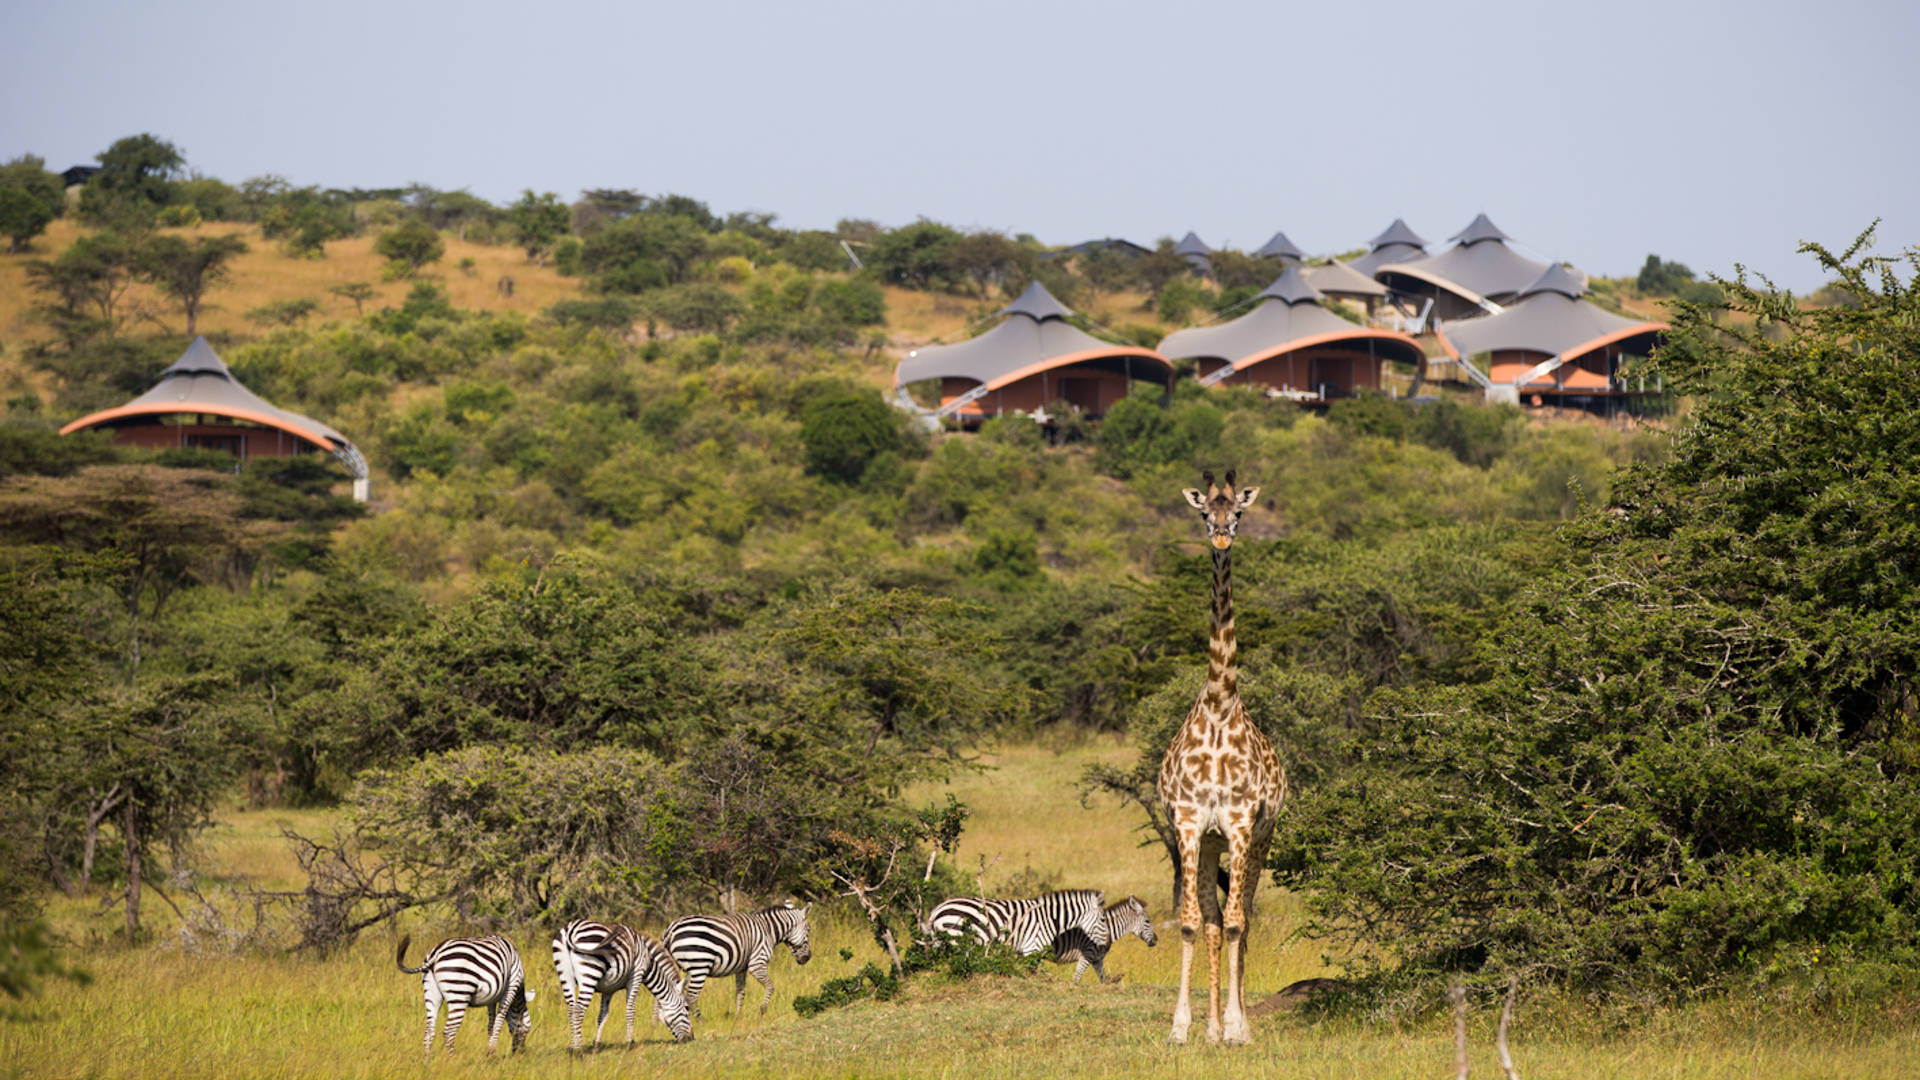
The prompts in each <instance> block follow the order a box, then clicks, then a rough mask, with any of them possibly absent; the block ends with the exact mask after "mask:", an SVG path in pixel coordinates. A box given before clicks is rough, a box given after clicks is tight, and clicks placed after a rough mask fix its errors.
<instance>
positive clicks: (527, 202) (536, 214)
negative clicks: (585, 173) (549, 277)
mask: <svg viewBox="0 0 1920 1080" xmlns="http://www.w3.org/2000/svg"><path fill="white" fill-rule="evenodd" d="M507 216H508V218H509V219H511V220H512V222H513V227H514V229H515V230H516V231H518V232H519V234H520V246H521V247H523V248H525V249H526V251H527V261H528V262H530V263H535V264H536V265H543V264H545V263H546V261H547V252H549V251H551V250H552V248H553V242H554V241H555V240H558V239H559V238H560V237H562V236H565V235H566V233H567V229H568V228H569V227H570V225H571V224H572V214H571V212H570V211H569V210H568V209H567V205H566V204H565V203H563V202H561V201H560V196H558V195H556V194H554V193H553V192H551V191H549V192H546V193H544V194H540V195H535V194H534V193H533V189H532V188H528V189H526V190H525V191H523V192H521V194H520V201H519V202H517V203H514V204H513V205H512V206H511V207H509V208H508V210H507Z"/></svg>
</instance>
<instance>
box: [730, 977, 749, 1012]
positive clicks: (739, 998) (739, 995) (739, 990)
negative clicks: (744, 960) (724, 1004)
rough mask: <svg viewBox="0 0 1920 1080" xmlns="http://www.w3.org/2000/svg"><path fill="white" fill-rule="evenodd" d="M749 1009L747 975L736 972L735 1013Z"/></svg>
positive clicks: (734, 983) (734, 988) (734, 984)
mask: <svg viewBox="0 0 1920 1080" xmlns="http://www.w3.org/2000/svg"><path fill="white" fill-rule="evenodd" d="M746 1007H747V973H746V972H744V971H740V972H735V973H734V976H733V1011H734V1012H736V1013H738V1012H740V1011H741V1010H742V1009H745V1008H746Z"/></svg>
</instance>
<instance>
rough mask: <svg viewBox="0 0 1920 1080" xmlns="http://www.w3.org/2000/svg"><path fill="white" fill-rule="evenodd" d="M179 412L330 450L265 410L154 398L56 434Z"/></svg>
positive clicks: (108, 411)
mask: <svg viewBox="0 0 1920 1080" xmlns="http://www.w3.org/2000/svg"><path fill="white" fill-rule="evenodd" d="M180 413H204V414H206V415H208V416H226V417H231V418H233V419H235V420H249V421H252V422H253V423H256V424H259V425H261V426H263V427H270V428H273V429H275V430H277V431H284V432H286V433H287V434H289V435H292V436H293V437H295V438H297V439H301V440H304V441H305V442H308V443H310V444H312V445H313V446H314V447H315V448H316V449H320V450H326V451H332V450H333V446H332V444H330V443H328V442H327V441H326V440H324V439H318V438H315V437H314V436H313V435H312V434H311V433H310V432H305V431H302V430H300V429H299V428H297V427H293V426H292V425H290V424H288V423H287V422H286V421H285V420H282V419H280V418H279V417H277V416H269V415H267V414H266V413H263V412H256V411H254V410H252V409H236V408H233V407H231V406H226V405H214V404H202V405H192V404H191V403H188V402H175V403H170V404H169V403H164V402H156V403H154V404H150V405H122V406H120V407H118V408H114V409H105V410H102V411H100V412H97V413H94V414H93V415H91V416H83V417H81V418H80V419H78V420H75V421H74V422H73V423H71V424H68V425H67V426H66V427H63V428H61V429H60V434H62V435H67V434H71V433H73V432H75V431H79V430H80V429H82V428H89V427H94V426H97V425H99V424H104V423H107V422H109V421H113V420H120V419H123V418H125V417H129V416H171V415H176V414H180Z"/></svg>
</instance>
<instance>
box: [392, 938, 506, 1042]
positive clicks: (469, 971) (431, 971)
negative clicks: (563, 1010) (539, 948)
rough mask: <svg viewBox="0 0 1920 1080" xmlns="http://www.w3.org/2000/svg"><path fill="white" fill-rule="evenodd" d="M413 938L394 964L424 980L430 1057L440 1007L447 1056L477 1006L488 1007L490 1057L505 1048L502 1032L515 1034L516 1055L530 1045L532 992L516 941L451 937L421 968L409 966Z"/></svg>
mask: <svg viewBox="0 0 1920 1080" xmlns="http://www.w3.org/2000/svg"><path fill="white" fill-rule="evenodd" d="M412 942H413V935H412V934H408V935H406V936H405V937H402V938H401V939H400V947H399V948H398V949H395V950H394V953H393V962H394V964H395V965H397V966H398V967H399V968H400V970H401V971H404V972H406V973H407V974H409V975H419V976H420V987H421V993H422V994H423V995H424V996H425V998H426V1001H427V1038H426V1048H427V1057H428V1058H432V1057H433V1025H434V1022H435V1021H436V1020H438V1019H439V1017H440V1003H441V1002H443V1001H444V1002H446V1003H447V1052H448V1053H452V1052H453V1037H454V1035H456V1034H457V1033H459V1031H460V1021H462V1020H464V1019H466V1016H467V1010H468V1009H470V1008H472V1007H473V1006H475V1005H485V1006H486V1007H487V1053H488V1054H492V1053H493V1052H494V1050H495V1049H496V1048H498V1046H499V1045H500V1028H501V1025H503V1024H504V1025H506V1026H507V1027H508V1028H509V1029H510V1030H512V1032H513V1050H512V1051H511V1052H513V1053H518V1052H519V1050H520V1048H521V1047H522V1046H524V1045H526V1041H527V1032H529V1031H531V1030H533V1013H532V1012H531V1010H529V1009H528V1008H527V1003H528V1002H530V1001H532V1000H533V991H531V990H528V989H527V973H526V972H525V971H524V970H523V969H522V968H521V967H520V954H519V952H517V951H516V950H515V949H514V947H513V942H511V941H508V940H507V939H506V938H503V937H498V936H495V937H484V938H448V939H447V940H445V941H443V942H441V943H440V944H438V945H435V946H434V947H433V951H431V952H429V953H427V958H426V959H424V960H422V961H420V966H419V967H417V968H410V967H408V966H407V946H408V945H410V944H412Z"/></svg>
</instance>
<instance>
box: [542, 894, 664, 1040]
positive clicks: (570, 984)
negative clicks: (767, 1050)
mask: <svg viewBox="0 0 1920 1080" xmlns="http://www.w3.org/2000/svg"><path fill="white" fill-rule="evenodd" d="M553 970H554V973H555V974H557V975H559V976H560V993H561V995H562V996H563V997H565V998H566V1001H567V1029H568V1031H569V1033H570V1034H571V1035H572V1039H573V1041H572V1044H571V1045H572V1047H573V1049H575V1050H578V1049H580V1043H581V1032H580V1027H581V1025H582V1024H583V1023H584V1022H585V1021H586V1018H587V1010H588V1009H589V1008H590V1007H591V1006H592V1005H593V996H594V994H596V993H598V994H600V995H601V997H600V1024H599V1026H598V1027H596V1028H594V1029H593V1045H595V1046H599V1045H600V1033H601V1032H602V1031H604V1030H606V1026H607V1012H608V1010H609V1009H610V1008H611V1007H612V1006H613V994H614V993H616V992H618V991H620V990H625V991H626V992H627V1045H629V1046H631V1045H633V1015H634V1005H635V1002H636V1001H637V1000H638V998H639V996H640V988H641V987H642V986H644V987H646V988H647V992H648V993H650V994H652V995H653V1015H654V1016H655V1017H657V1018H658V1019H659V1020H660V1022H661V1023H663V1024H665V1025H666V1026H667V1030H668V1031H671V1032H673V1037H674V1040H675V1041H676V1042H686V1041H688V1040H689V1039H692V1038H693V1021H692V1018H691V1017H689V1016H688V1013H687V999H686V995H685V992H684V991H683V990H682V988H681V982H680V975H679V973H678V972H676V971H675V970H674V967H673V958H672V957H670V956H668V955H667V951H666V950H665V949H663V948H661V947H660V943H659V942H657V941H655V940H653V939H652V938H650V937H648V936H647V935H645V934H642V933H640V932H638V931H636V930H634V929H633V928H632V927H629V926H626V925H624V924H621V923H603V922H591V921H589V920H587V919H575V920H574V921H572V922H570V923H568V924H567V925H565V926H563V927H561V928H560V933H559V935H558V936H556V937H555V938H554V939H553Z"/></svg>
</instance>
